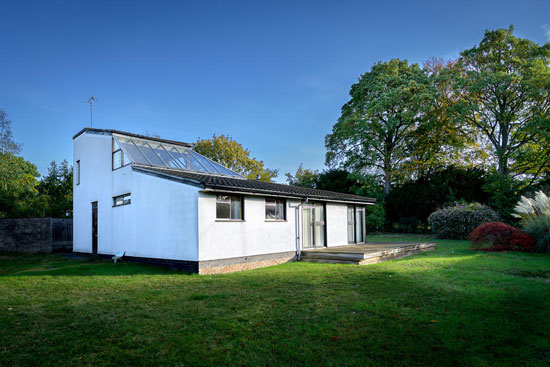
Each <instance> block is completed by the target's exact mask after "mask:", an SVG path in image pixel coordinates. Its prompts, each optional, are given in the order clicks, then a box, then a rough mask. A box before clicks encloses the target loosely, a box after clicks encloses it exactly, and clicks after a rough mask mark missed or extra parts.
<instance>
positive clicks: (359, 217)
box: [348, 205, 367, 243]
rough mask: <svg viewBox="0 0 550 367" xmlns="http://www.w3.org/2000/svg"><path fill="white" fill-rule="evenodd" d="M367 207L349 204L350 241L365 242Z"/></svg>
mask: <svg viewBox="0 0 550 367" xmlns="http://www.w3.org/2000/svg"><path fill="white" fill-rule="evenodd" d="M366 233H367V231H366V226H365V208H364V207H356V206H354V205H349V206H348V243H365V236H366Z"/></svg>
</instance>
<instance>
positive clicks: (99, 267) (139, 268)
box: [0, 256, 188, 276]
mask: <svg viewBox="0 0 550 367" xmlns="http://www.w3.org/2000/svg"><path fill="white" fill-rule="evenodd" d="M25 259H28V260H29V261H28V262H27V263H25V264H21V259H18V260H16V261H13V263H11V264H10V262H11V261H10V260H1V261H0V267H2V271H0V276H134V275H165V274H182V275H187V274H188V273H186V272H184V271H178V270H173V269H169V268H166V267H162V266H156V265H149V264H140V263H130V262H119V263H117V264H113V263H112V262H111V261H108V260H103V259H97V258H89V259H86V260H82V259H78V260H72V259H60V258H56V257H53V256H44V257H42V258H37V257H36V256H35V257H32V258H30V257H27V258H25ZM32 260H34V261H32Z"/></svg>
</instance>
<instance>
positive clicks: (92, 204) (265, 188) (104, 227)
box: [73, 128, 374, 273]
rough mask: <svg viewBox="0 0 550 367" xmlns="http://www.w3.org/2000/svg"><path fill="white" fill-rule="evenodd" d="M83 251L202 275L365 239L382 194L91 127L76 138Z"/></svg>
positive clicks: (77, 222)
mask: <svg viewBox="0 0 550 367" xmlns="http://www.w3.org/2000/svg"><path fill="white" fill-rule="evenodd" d="M73 149H74V150H73V151H74V154H73V158H74V162H73V164H74V219H73V221H74V245H73V249H74V251H75V252H85V253H93V254H98V255H111V256H112V255H115V254H120V253H124V255H125V258H128V259H130V260H137V261H149V262H158V263H170V264H173V265H177V266H179V267H180V268H184V269H186V270H189V271H192V272H198V273H218V272H229V271H236V270H242V269H251V268H255V267H261V266H269V265H274V264H278V263H282V262H287V261H291V260H293V259H295V258H296V256H297V255H299V253H300V251H301V250H302V249H307V248H318V247H325V246H342V245H347V244H349V243H362V242H364V240H365V234H366V233H365V232H366V230H365V206H366V205H372V204H374V200H373V199H369V198H365V197H361V196H355V195H348V194H341V193H336V192H330V191H323V190H315V189H308V188H302V187H294V186H289V185H284V184H276V183H269V182H262V181H257V180H250V179H246V178H244V177H242V176H241V175H239V174H237V173H235V172H233V171H231V170H229V169H227V168H225V167H223V166H222V165H220V164H218V163H216V162H214V161H212V160H210V159H208V158H206V157H204V156H202V155H200V154H198V153H196V152H194V151H193V150H192V146H191V145H190V144H187V143H182V142H177V141H171V140H165V139H159V138H152V137H147V136H142V135H136V134H131V133H126V132H122V131H116V130H103V129H94V128H86V129H83V130H82V131H80V132H79V133H77V134H76V135H75V136H74V137H73Z"/></svg>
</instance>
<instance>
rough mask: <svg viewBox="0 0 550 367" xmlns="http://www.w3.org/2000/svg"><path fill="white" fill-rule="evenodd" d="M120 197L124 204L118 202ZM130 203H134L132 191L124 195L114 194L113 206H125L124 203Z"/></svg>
mask: <svg viewBox="0 0 550 367" xmlns="http://www.w3.org/2000/svg"><path fill="white" fill-rule="evenodd" d="M126 197H128V198H127V199H125V198H126ZM120 198H122V204H117V199H120ZM130 204H132V193H130V192H128V193H126V194H122V195H117V196H113V208H117V207H119V206H124V205H130Z"/></svg>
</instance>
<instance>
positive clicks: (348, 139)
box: [325, 59, 437, 195]
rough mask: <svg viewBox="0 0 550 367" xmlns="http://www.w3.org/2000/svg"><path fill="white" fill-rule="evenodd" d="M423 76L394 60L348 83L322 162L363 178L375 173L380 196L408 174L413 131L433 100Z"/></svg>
mask: <svg viewBox="0 0 550 367" xmlns="http://www.w3.org/2000/svg"><path fill="white" fill-rule="evenodd" d="M436 93H437V92H436V90H435V88H434V87H433V86H432V84H431V83H430V79H429V77H428V75H427V73H425V72H424V70H422V69H421V68H420V67H419V66H418V65H417V64H409V63H408V62H407V61H406V60H398V59H394V60H391V61H389V62H384V63H382V62H379V63H377V64H375V65H374V66H373V67H372V69H371V71H370V72H367V73H365V74H363V75H362V76H361V78H360V79H359V82H358V83H356V84H354V85H352V87H351V91H350V96H351V99H350V101H349V102H348V103H346V104H345V105H344V106H343V107H342V115H341V116H340V118H339V119H338V122H337V123H336V124H335V125H334V127H333V129H332V133H331V134H328V135H327V136H326V138H325V146H326V148H327V150H328V152H327V156H326V162H327V164H328V165H329V166H330V167H340V168H343V169H348V170H350V171H355V172H360V173H361V174H367V173H372V174H377V175H379V176H381V177H382V179H383V182H384V193H385V195H387V194H389V192H390V188H391V185H392V184H393V183H395V182H400V181H402V180H403V179H404V178H405V177H406V176H407V172H406V167H407V164H408V163H410V161H411V151H412V150H414V148H413V147H412V146H411V145H413V144H414V132H415V130H417V129H418V128H419V127H420V126H421V125H422V124H423V123H424V122H425V121H426V120H427V115H428V113H429V112H430V110H431V109H432V108H433V105H434V103H435V100H436V98H437V95H436Z"/></svg>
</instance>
